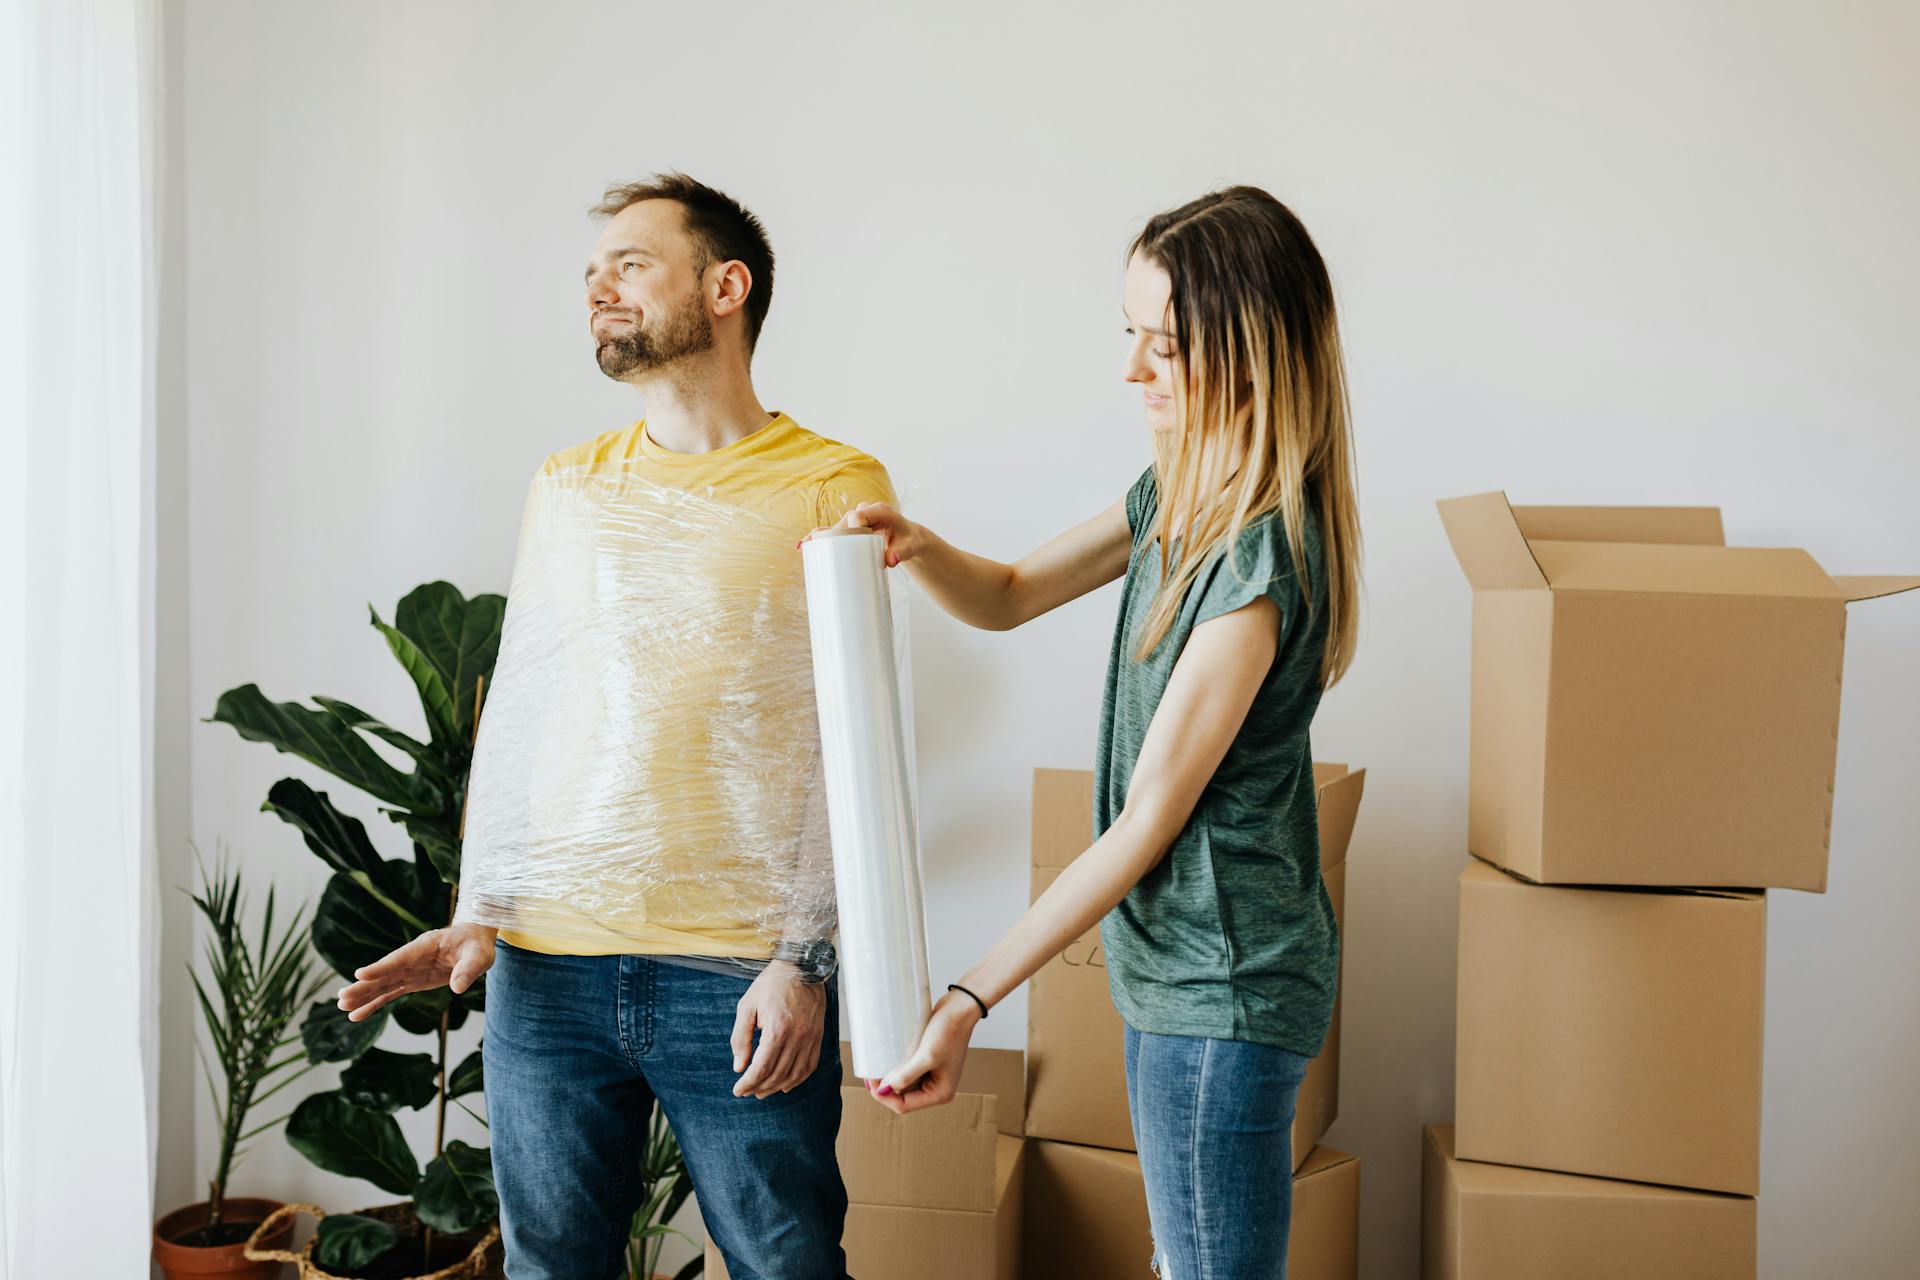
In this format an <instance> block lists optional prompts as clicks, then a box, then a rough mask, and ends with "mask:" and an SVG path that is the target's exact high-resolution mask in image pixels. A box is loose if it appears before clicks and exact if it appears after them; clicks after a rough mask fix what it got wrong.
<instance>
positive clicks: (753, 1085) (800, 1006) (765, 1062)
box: [733, 960, 827, 1098]
mask: <svg viewBox="0 0 1920 1280" xmlns="http://www.w3.org/2000/svg"><path fill="white" fill-rule="evenodd" d="M826 1013H827V989H826V987H825V986H824V985H823V984H819V983H811V982H802V981H801V980H800V971H799V970H798V969H796V968H795V967H794V966H793V965H792V964H790V963H789V962H787V961H785V960H775V961H773V962H772V963H771V964H769V965H768V966H767V967H766V968H765V969H763V970H761V972H760V976H759V977H757V978H755V979H754V980H753V985H752V986H750V987H748V988H747V994H746V995H744V996H741V997H740V1003H739V1005H738V1006H736V1008H735V1012H734V1016H733V1069H734V1070H735V1071H744V1072H746V1074H745V1075H743V1076H741V1077H740V1078H739V1079H738V1080H736V1081H734V1084H733V1096H734V1097H736V1098H747V1097H753V1098H770V1097H772V1096H773V1095H774V1094H776V1093H785V1092H787V1090H789V1089H791V1088H793V1087H794V1086H795V1085H797V1084H799V1083H800V1082H801V1081H803V1080H805V1079H806V1078H807V1077H808V1076H810V1075H812V1074H813V1069H814V1068H815V1067H817V1066H819V1065H820V1033H821V1030H822V1026H823V1024H824V1023H825V1021H826ZM756 1028H757V1029H758V1030H759V1032H760V1045H759V1047H758V1048H757V1049H756V1048H755V1047H754V1043H753V1033H754V1030H755V1029H756ZM749 1057H751V1058H752V1062H751V1064H749V1062H748V1058H749Z"/></svg>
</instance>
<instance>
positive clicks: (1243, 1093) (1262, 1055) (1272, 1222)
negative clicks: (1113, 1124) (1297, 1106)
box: [1126, 1026, 1308, 1280]
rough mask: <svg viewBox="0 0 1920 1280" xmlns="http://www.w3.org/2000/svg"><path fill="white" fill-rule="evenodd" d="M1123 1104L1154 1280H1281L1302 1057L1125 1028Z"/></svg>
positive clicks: (1284, 1271)
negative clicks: (1148, 1224) (1141, 1187)
mask: <svg viewBox="0 0 1920 1280" xmlns="http://www.w3.org/2000/svg"><path fill="white" fill-rule="evenodd" d="M1126 1051H1127V1105H1128V1107H1129V1109H1130V1110H1131V1111H1132V1113H1133V1137H1134V1145H1135V1146H1136V1147H1137V1148H1138V1149H1139V1152H1140V1172H1141V1174H1142V1176H1144V1177H1145V1179H1146V1183H1147V1214H1148V1216H1149V1217H1151V1218H1152V1219H1153V1243H1154V1258H1153V1265H1154V1269H1155V1271H1156V1272H1157V1274H1159V1275H1160V1276H1161V1277H1163V1280H1286V1275H1287V1234H1288V1228H1289V1226H1290V1225H1291V1219H1292V1214H1293V1103H1294V1099H1295V1098H1296V1097H1297V1096H1298V1095H1299V1093H1300V1080H1301V1078H1302V1077H1303V1076H1305V1075H1306V1073H1307V1062H1308V1059H1306V1058H1303V1057H1301V1056H1300V1055H1299V1054H1297V1053H1290V1052H1288V1051H1287V1050H1285V1049H1280V1048H1276V1047H1274V1046H1272V1045H1264V1044H1247V1043H1245V1042H1243V1041H1239V1040H1206V1039H1199V1038H1196V1037H1193V1036H1163V1035H1154V1034H1152V1033H1150V1032H1145V1031H1135V1030H1134V1029H1133V1028H1132V1027H1131V1026H1129V1027H1128V1028H1127V1029H1126Z"/></svg>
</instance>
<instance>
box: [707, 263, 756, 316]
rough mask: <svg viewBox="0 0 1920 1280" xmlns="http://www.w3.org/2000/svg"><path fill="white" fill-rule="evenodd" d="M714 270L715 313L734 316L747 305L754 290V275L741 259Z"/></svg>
mask: <svg viewBox="0 0 1920 1280" xmlns="http://www.w3.org/2000/svg"><path fill="white" fill-rule="evenodd" d="M712 270H713V273H714V274H713V286H712V287H713V299H712V305H713V313H714V314H715V315H717V316H726V315H732V314H733V313H734V312H736V311H738V310H739V309H740V308H742V307H744V306H746V305H747V294H748V293H750V292H751V291H752V289H753V273H752V272H750V271H748V270H747V264H746V263H744V262H741V261H740V260H739V259H737V258H736V259H734V260H733V261H731V262H722V263H720V264H719V265H718V266H716V267H714V268H712Z"/></svg>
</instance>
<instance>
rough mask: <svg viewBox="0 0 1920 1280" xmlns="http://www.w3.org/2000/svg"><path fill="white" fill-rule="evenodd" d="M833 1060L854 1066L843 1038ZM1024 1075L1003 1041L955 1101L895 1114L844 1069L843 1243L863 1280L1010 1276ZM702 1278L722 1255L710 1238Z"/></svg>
mask: <svg viewBox="0 0 1920 1280" xmlns="http://www.w3.org/2000/svg"><path fill="white" fill-rule="evenodd" d="M840 1061H841V1062H842V1063H845V1064H848V1066H849V1069H850V1067H851V1064H852V1062H853V1054H852V1051H851V1047H850V1046H848V1045H846V1044H844V1043H843V1044H842V1045H841V1046H840ZM1024 1088H1025V1082H1024V1073H1023V1071H1022V1067H1021V1056H1020V1054H1019V1053H1018V1052H1016V1051H1013V1050H1009V1049H975V1050H972V1051H971V1052H970V1053H968V1055H967V1065H966V1068H965V1070H964V1071H962V1073H961V1076H960V1094H959V1096H958V1097H956V1098H955V1099H954V1100H953V1102H952V1103H951V1104H949V1105H948V1106H944V1107H933V1108H929V1109H928V1110H925V1111H917V1112H915V1113H914V1114H912V1115H908V1116H896V1115H894V1114H893V1113H892V1112H891V1111H888V1110H887V1109H886V1108H885V1107H882V1106H881V1105H879V1104H878V1103H876V1102H875V1101H873V1099H871V1098H869V1097H868V1096H867V1090H866V1086H865V1085H864V1084H862V1083H861V1082H860V1081H859V1080H857V1079H854V1078H853V1077H852V1076H851V1075H850V1074H849V1075H847V1076H846V1077H845V1083H844V1086H843V1087H842V1089H841V1117H840V1137H839V1142H838V1144H837V1147H836V1152H835V1154H836V1155H837V1156H838V1157H839V1161H840V1173H841V1176H842V1177H843V1178H844V1179H845V1181H846V1184H847V1199H848V1201H849V1204H848V1206H847V1224H846V1232H845V1234H844V1235H843V1236H842V1237H841V1242H842V1244H843V1246H844V1247H845V1249H846V1251H847V1270H848V1271H849V1272H850V1273H851V1274H852V1275H855V1276H858V1277H861V1280H882V1278H883V1277H887V1276H913V1277H915V1278H916V1280H1015V1277H1017V1276H1018V1275H1019V1267H1020V1218H1021V1209H1022V1205H1023V1203H1024V1200H1025V1195H1024V1184H1025V1178H1026V1165H1027V1151H1026V1144H1025V1143H1024V1142H1023V1141H1022V1138H1021V1130H1022V1127H1023V1126H1022V1116H1021V1113H1022V1110H1023V1106H1024V1101H1023V1099H1024ZM706 1264H707V1265H706V1274H707V1275H708V1276H709V1277H710V1278H718V1280H724V1277H725V1276H726V1274H727V1267H726V1260H725V1259H724V1258H723V1257H722V1256H721V1253H720V1249H719V1247H718V1246H717V1245H715V1244H714V1243H713V1241H712V1240H711V1239H709V1240H708V1241H707V1257H706Z"/></svg>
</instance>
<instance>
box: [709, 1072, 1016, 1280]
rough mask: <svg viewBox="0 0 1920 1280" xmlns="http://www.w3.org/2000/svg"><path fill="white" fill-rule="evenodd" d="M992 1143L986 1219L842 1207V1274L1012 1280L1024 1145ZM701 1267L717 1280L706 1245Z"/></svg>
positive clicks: (719, 1265)
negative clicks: (844, 1221)
mask: <svg viewBox="0 0 1920 1280" xmlns="http://www.w3.org/2000/svg"><path fill="white" fill-rule="evenodd" d="M864 1101H865V1102H866V1105H867V1106H870V1107H871V1106H875V1104H874V1103H873V1102H872V1100H871V1099H866V1100H864ZM876 1109H877V1108H876ZM936 1110H938V1108H936ZM994 1143H995V1147H994V1149H995V1161H994V1182H993V1187H994V1205H993V1208H992V1209H990V1210H988V1211H986V1212H980V1211H977V1210H969V1209H928V1208H910V1207H906V1206H902V1205H894V1204H860V1203H852V1204H849V1205H848V1206H847V1225H846V1230H845V1233H844V1234H843V1235H842V1236H841V1238H840V1242H841V1247H842V1248H844V1249H845V1250H846V1251H847V1271H848V1273H849V1274H850V1275H853V1276H856V1277H858V1280H887V1278H888V1277H894V1276H899V1277H907V1276H911V1277H913V1278H914V1280H1018V1277H1019V1275H1020V1269H1019V1268H1020V1234H1021V1232H1020V1227H1021V1208H1022V1204H1023V1202H1024V1200H1025V1190H1024V1188H1025V1171H1026V1164H1027V1161H1026V1158H1025V1157H1026V1150H1027V1144H1026V1143H1025V1142H1024V1141H1022V1140H1021V1139H1019V1138H1015V1137H1011V1136H1007V1135H1002V1136H1000V1137H998V1138H996V1139H995V1140H994ZM706 1263H707V1268H706V1274H707V1276H708V1277H709V1280H725V1277H726V1275H727V1264H726V1259H724V1258H723V1257H721V1255H720V1247H719V1246H718V1245H716V1244H714V1243H713V1241H712V1240H711V1239H709V1240H708V1241H707V1254H706Z"/></svg>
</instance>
